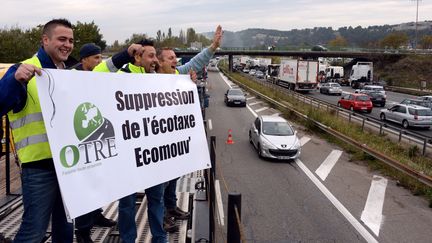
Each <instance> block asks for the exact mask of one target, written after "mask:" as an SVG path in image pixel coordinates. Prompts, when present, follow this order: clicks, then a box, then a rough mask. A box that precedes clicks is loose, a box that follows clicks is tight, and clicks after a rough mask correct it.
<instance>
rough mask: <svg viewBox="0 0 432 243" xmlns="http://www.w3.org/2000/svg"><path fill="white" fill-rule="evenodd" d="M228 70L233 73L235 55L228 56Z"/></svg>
mask: <svg viewBox="0 0 432 243" xmlns="http://www.w3.org/2000/svg"><path fill="white" fill-rule="evenodd" d="M228 70H229V71H230V72H232V71H233V55H228Z"/></svg>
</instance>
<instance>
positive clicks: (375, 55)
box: [176, 50, 430, 71]
mask: <svg viewBox="0 0 432 243" xmlns="http://www.w3.org/2000/svg"><path fill="white" fill-rule="evenodd" d="M196 54H198V51H176V55H177V56H178V57H191V56H195V55H196ZM408 55H430V53H411V52H410V53H386V52H381V51H367V52H365V51H361V52H359V51H357V52H355V51H263V50H219V51H217V52H216V53H215V56H228V60H229V67H230V71H232V67H233V56H261V57H266V56H267V57H268V56H277V57H301V58H303V59H317V58H318V57H333V58H338V57H341V58H354V59H362V60H368V61H372V62H380V61H396V60H398V59H401V58H404V57H406V56H408Z"/></svg>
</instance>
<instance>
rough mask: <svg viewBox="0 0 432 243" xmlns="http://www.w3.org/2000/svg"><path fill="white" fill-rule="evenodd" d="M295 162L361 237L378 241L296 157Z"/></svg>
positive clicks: (376, 242)
mask: <svg viewBox="0 0 432 243" xmlns="http://www.w3.org/2000/svg"><path fill="white" fill-rule="evenodd" d="M295 163H296V164H297V166H298V167H299V168H300V169H301V170H303V172H304V173H305V174H306V176H307V177H309V179H310V180H311V181H312V182H313V183H314V184H315V185H316V186H317V188H318V189H319V190H320V191H321V192H322V193H323V194H324V196H325V197H327V199H328V200H329V201H330V202H331V203H332V204H333V206H335V208H336V209H337V210H338V211H339V212H340V213H341V214H342V215H343V216H344V217H345V218H346V219H347V220H348V222H349V223H350V224H351V225H352V226H353V227H354V229H356V230H357V232H358V233H359V234H360V235H361V236H363V238H364V239H365V240H366V241H367V242H370V243H372V242H373V243H378V241H377V240H376V239H375V238H374V237H373V235H371V233H369V231H368V230H367V229H366V228H365V227H364V226H363V225H362V224H361V223H360V222H359V221H358V220H357V219H356V218H355V217H354V216H353V215H352V214H351V213H350V212H349V211H348V209H346V208H345V206H344V205H343V204H342V203H341V202H339V201H338V200H337V198H336V197H335V196H333V194H332V193H331V192H330V191H329V190H328V189H327V188H326V187H325V186H324V185H323V184H322V183H321V182H320V180H319V179H318V178H317V177H315V175H314V174H313V173H312V171H310V170H309V169H308V168H307V167H306V166H305V165H304V164H303V162H301V160H300V159H296V160H295Z"/></svg>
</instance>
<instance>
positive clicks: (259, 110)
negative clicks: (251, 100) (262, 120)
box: [255, 107, 268, 113]
mask: <svg viewBox="0 0 432 243" xmlns="http://www.w3.org/2000/svg"><path fill="white" fill-rule="evenodd" d="M267 109H268V107H263V108H259V109H258V110H255V112H256V113H258V112H261V111H265V110H267Z"/></svg>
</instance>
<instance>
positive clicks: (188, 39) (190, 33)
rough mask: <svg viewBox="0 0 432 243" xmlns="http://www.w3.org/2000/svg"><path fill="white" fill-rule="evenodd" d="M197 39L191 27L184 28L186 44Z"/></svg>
mask: <svg viewBox="0 0 432 243" xmlns="http://www.w3.org/2000/svg"><path fill="white" fill-rule="evenodd" d="M196 40H197V34H196V32H195V30H194V29H193V28H188V29H187V30H186V44H187V45H189V44H190V43H192V42H194V41H196Z"/></svg>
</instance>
